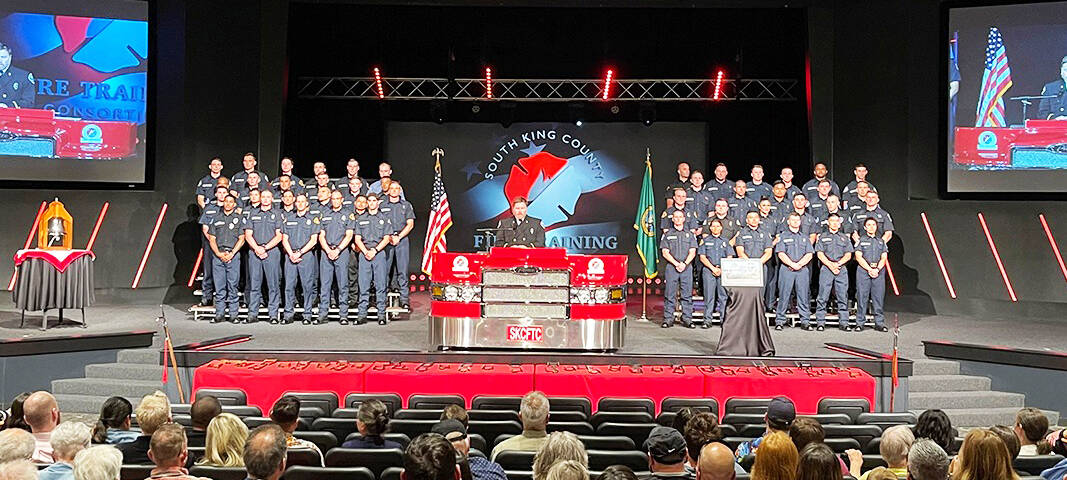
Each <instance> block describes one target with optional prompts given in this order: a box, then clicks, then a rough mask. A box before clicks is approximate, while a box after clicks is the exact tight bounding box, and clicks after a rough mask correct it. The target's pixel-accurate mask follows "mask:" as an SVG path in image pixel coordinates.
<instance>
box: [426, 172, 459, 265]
mask: <svg viewBox="0 0 1067 480" xmlns="http://www.w3.org/2000/svg"><path fill="white" fill-rule="evenodd" d="M433 170H434V179H433V198H432V199H431V200H430V223H429V226H428V227H427V228H426V241H425V242H424V243H423V245H422V271H423V272H424V273H426V274H430V273H431V272H432V271H433V253H434V252H445V251H447V249H446V248H445V231H446V230H448V227H451V226H452V212H451V211H450V210H449V208H448V195H446V194H445V184H444V182H442V181H441V161H440V160H437V163H436V164H435V165H434V167H433Z"/></svg>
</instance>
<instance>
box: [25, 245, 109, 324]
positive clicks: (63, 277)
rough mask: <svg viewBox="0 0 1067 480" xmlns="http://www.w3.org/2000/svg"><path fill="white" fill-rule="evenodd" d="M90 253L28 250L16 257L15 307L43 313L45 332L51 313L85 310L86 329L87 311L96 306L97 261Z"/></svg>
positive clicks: (87, 251)
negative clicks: (95, 274)
mask: <svg viewBox="0 0 1067 480" xmlns="http://www.w3.org/2000/svg"><path fill="white" fill-rule="evenodd" d="M94 258H95V256H94V255H93V252H91V251H89V250H42V249H36V248H33V249H25V250H19V251H18V252H16V253H15V277H16V278H15V286H14V289H13V290H12V296H13V297H14V300H15V307H16V308H18V309H19V310H21V311H22V320H23V322H25V319H26V310H30V311H42V312H44V316H43V318H42V320H41V329H42V330H43V329H45V328H47V326H48V310H52V309H59V311H60V313H59V319H60V321H61V322H62V320H63V310H64V309H80V310H82V323H81V325H82V326H85V310H84V309H85V307H88V306H92V304H93V303H96V293H95V291H94V282H93V259H94Z"/></svg>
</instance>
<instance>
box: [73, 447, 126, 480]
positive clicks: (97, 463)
mask: <svg viewBox="0 0 1067 480" xmlns="http://www.w3.org/2000/svg"><path fill="white" fill-rule="evenodd" d="M121 470H122V452H120V451H119V449H117V448H115V447H113V446H111V445H96V446H93V447H89V448H86V449H85V450H82V451H80V452H78V454H77V455H75V456H74V480H119V475H120V472H121Z"/></svg>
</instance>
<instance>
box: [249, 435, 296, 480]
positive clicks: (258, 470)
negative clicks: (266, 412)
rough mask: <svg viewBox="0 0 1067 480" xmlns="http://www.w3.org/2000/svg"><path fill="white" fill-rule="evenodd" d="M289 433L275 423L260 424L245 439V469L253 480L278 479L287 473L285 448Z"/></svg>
mask: <svg viewBox="0 0 1067 480" xmlns="http://www.w3.org/2000/svg"><path fill="white" fill-rule="evenodd" d="M287 438H289V434H288V433H286V432H285V430H282V429H281V427H279V426H278V425H275V424H271V423H268V424H266V425H260V426H258V427H256V428H254V429H252V432H251V433H249V434H248V440H247V441H245V447H244V451H245V457H244V462H245V470H247V471H248V478H249V479H251V480H278V479H279V478H281V477H282V473H285V450H286V447H285V445H286V442H287V441H288V440H287Z"/></svg>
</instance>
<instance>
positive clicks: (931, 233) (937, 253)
mask: <svg viewBox="0 0 1067 480" xmlns="http://www.w3.org/2000/svg"><path fill="white" fill-rule="evenodd" d="M919 216H920V217H922V221H923V226H924V227H926V236H927V237H928V238H929V239H930V246H931V247H933V249H934V256H935V257H937V265H938V266H939V267H941V276H942V277H943V278H944V279H945V287H948V294H949V296H950V297H952V298H956V289H955V288H953V287H952V279H950V278H949V277H948V269H947V268H945V260H944V259H942V258H941V250H940V249H939V248H937V240H936V239H934V231H933V229H931V228H930V221H929V220H927V218H926V212H922V213H921V214H920V215H919Z"/></svg>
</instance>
